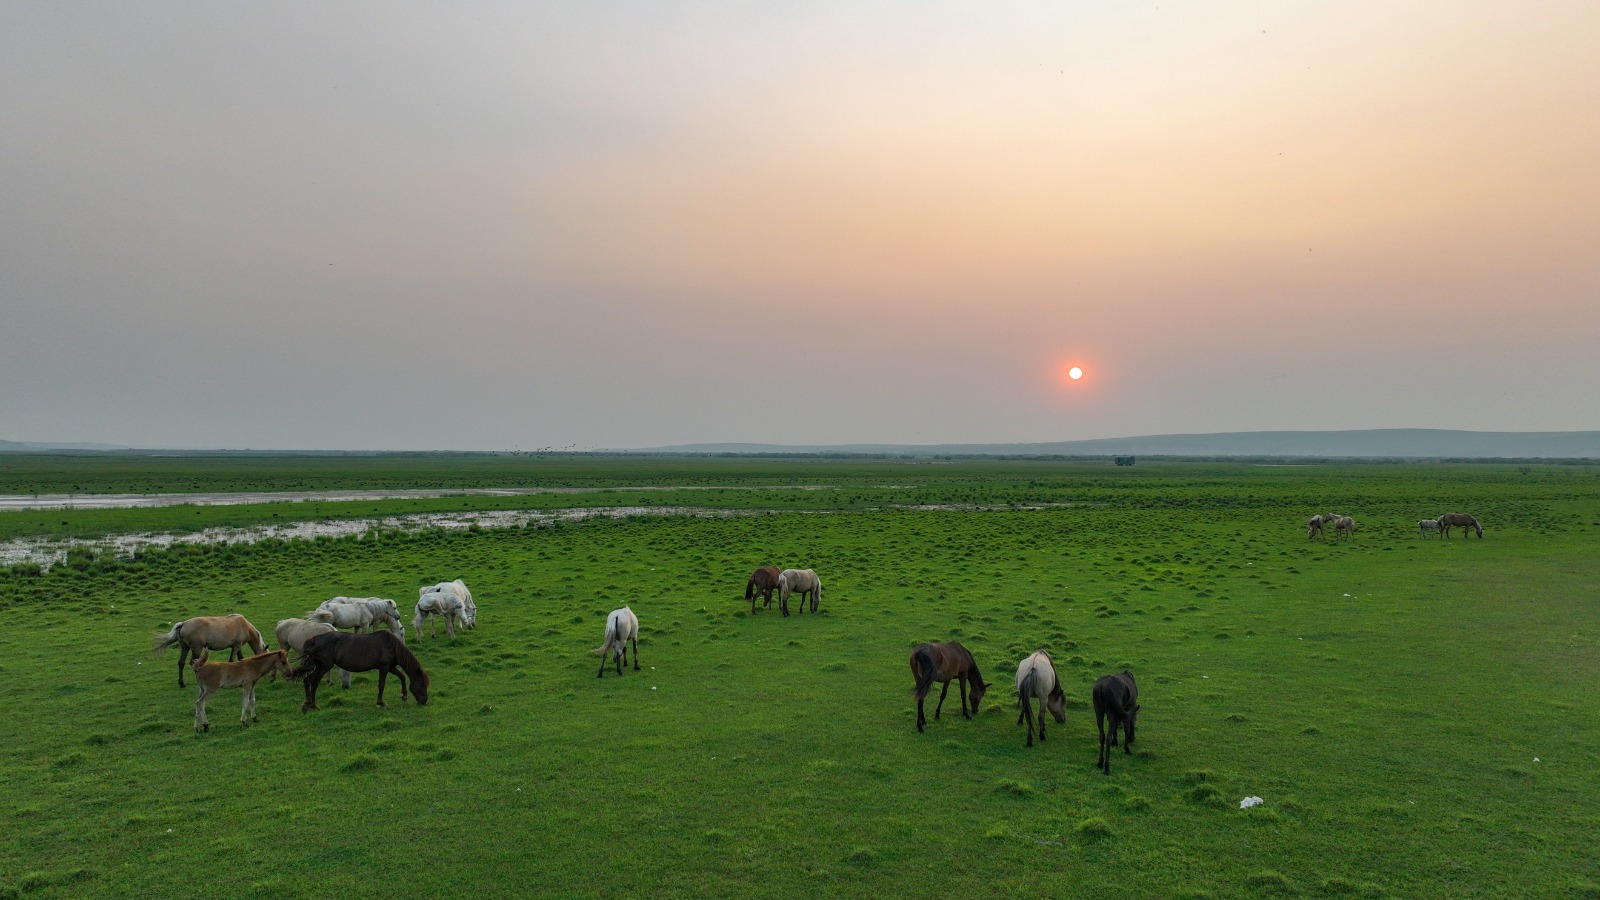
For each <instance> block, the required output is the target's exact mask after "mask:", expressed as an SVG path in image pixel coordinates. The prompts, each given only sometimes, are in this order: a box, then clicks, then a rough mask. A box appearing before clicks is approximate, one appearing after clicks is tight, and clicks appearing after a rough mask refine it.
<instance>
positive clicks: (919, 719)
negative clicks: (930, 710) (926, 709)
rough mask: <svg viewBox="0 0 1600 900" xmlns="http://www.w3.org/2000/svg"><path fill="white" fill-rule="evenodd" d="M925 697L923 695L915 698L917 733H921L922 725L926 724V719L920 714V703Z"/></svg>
mask: <svg viewBox="0 0 1600 900" xmlns="http://www.w3.org/2000/svg"><path fill="white" fill-rule="evenodd" d="M927 696H928V695H927V694H923V695H921V696H919V697H918V698H917V731H919V732H920V731H922V728H923V726H924V725H927V724H928V717H927V716H925V715H923V713H922V701H923V699H924V698H926V697H927Z"/></svg>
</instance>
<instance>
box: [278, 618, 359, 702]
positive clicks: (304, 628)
mask: <svg viewBox="0 0 1600 900" xmlns="http://www.w3.org/2000/svg"><path fill="white" fill-rule="evenodd" d="M338 630H339V629H337V628H335V627H333V623H332V622H313V621H311V620H310V619H283V620H281V621H280V622H278V627H276V628H274V629H272V634H273V637H276V638H277V639H278V646H279V647H281V648H283V649H285V650H293V651H294V652H296V653H304V652H305V649H306V641H309V640H311V639H312V638H314V637H316V636H317V635H319V634H327V633H328V632H330V631H338ZM339 674H340V676H341V681H342V683H343V684H344V686H345V687H349V686H350V671H349V670H348V669H340V670H339Z"/></svg>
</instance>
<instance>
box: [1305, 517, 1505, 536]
mask: <svg viewBox="0 0 1600 900" xmlns="http://www.w3.org/2000/svg"><path fill="white" fill-rule="evenodd" d="M1452 528H1460V529H1461V533H1462V535H1463V536H1465V537H1471V536H1472V534H1473V532H1477V535H1478V538H1479V539H1480V540H1481V539H1482V538H1483V526H1482V525H1480V524H1478V520H1477V518H1476V517H1474V516H1470V515H1468V514H1466V513H1445V514H1444V515H1441V516H1438V517H1436V518H1432V519H1419V520H1418V521H1417V531H1418V533H1420V534H1421V535H1422V537H1423V538H1424V539H1427V538H1431V537H1437V536H1439V535H1444V537H1445V539H1446V540H1449V539H1450V529H1452ZM1330 531H1331V532H1332V533H1333V536H1334V537H1335V538H1337V539H1339V540H1347V539H1349V538H1351V537H1354V536H1355V533H1356V520H1355V519H1352V518H1350V517H1349V516H1341V515H1338V514H1337V513H1328V514H1326V515H1316V516H1312V517H1311V518H1309V519H1307V520H1306V540H1311V539H1312V538H1318V537H1320V538H1323V539H1326V538H1327V537H1328V533H1329V532H1330Z"/></svg>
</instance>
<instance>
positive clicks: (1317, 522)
mask: <svg viewBox="0 0 1600 900" xmlns="http://www.w3.org/2000/svg"><path fill="white" fill-rule="evenodd" d="M1321 535H1322V517H1321V516H1312V517H1311V518H1309V519H1307V520H1306V540H1308V541H1309V540H1311V539H1312V538H1314V537H1319V536H1321Z"/></svg>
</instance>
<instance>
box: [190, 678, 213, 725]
mask: <svg viewBox="0 0 1600 900" xmlns="http://www.w3.org/2000/svg"><path fill="white" fill-rule="evenodd" d="M208 696H210V695H209V694H208V693H207V692H206V686H205V683H204V682H201V684H200V696H199V698H198V699H196V700H195V701H194V730H195V731H196V732H200V731H210V730H211V723H210V722H208V721H206V697H208Z"/></svg>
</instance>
